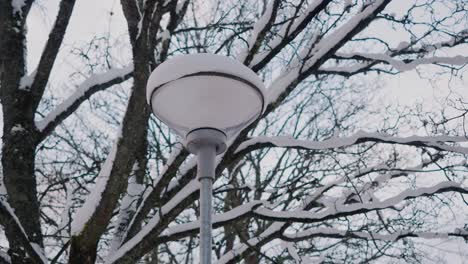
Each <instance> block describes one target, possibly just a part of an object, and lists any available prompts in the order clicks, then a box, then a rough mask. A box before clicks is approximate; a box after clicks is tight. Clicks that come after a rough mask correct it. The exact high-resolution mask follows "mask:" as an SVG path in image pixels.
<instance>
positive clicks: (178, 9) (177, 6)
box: [175, 0, 187, 14]
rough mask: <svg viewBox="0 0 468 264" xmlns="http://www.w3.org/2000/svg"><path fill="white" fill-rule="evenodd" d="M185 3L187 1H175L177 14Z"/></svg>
mask: <svg viewBox="0 0 468 264" xmlns="http://www.w3.org/2000/svg"><path fill="white" fill-rule="evenodd" d="M185 2H187V0H180V1H177V5H176V9H175V11H176V13H177V14H179V13H180V11H182V7H184V5H185Z"/></svg>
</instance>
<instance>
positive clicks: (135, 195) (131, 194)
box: [109, 162, 145, 254]
mask: <svg viewBox="0 0 468 264" xmlns="http://www.w3.org/2000/svg"><path fill="white" fill-rule="evenodd" d="M138 169H139V166H138V162H135V164H134V165H133V168H132V171H133V172H135V171H137V170H138ZM144 190H145V187H144V186H143V185H142V184H139V183H137V181H136V177H135V176H131V177H130V178H129V179H128V187H127V193H126V194H125V196H124V197H123V198H122V201H121V202H120V211H119V217H118V219H117V221H116V223H115V224H114V226H115V228H116V232H115V235H114V238H113V239H112V240H111V242H110V246H109V254H112V253H113V252H115V251H116V250H117V249H118V248H119V247H120V245H121V243H122V238H123V235H124V234H125V231H126V230H125V227H126V226H127V223H128V222H129V221H130V216H131V214H132V213H133V212H135V210H136V205H137V201H138V199H139V197H140V194H141V193H143V191H144Z"/></svg>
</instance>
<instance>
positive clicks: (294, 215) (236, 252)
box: [218, 182, 468, 263]
mask: <svg viewBox="0 0 468 264" xmlns="http://www.w3.org/2000/svg"><path fill="white" fill-rule="evenodd" d="M333 185H334V183H330V184H329V186H323V187H321V188H320V189H321V190H320V191H317V192H315V193H314V194H313V195H311V196H309V197H308V200H309V202H312V201H313V200H315V199H317V198H318V197H319V196H320V195H321V194H322V193H323V191H324V190H326V189H328V188H329V187H330V186H333ZM327 187H328V188H327ZM454 189H455V190H456V191H460V192H464V193H468V189H467V188H464V187H460V184H458V183H455V182H442V183H439V184H437V185H435V186H432V187H428V188H418V189H416V190H406V191H403V192H402V193H400V194H399V195H397V196H394V197H392V198H389V199H386V200H384V201H382V202H373V203H369V204H364V205H363V204H354V205H349V206H339V207H338V208H330V209H328V210H325V211H322V212H319V213H314V212H310V211H300V210H297V211H292V212H278V211H273V210H270V209H266V208H258V209H255V211H254V213H255V214H256V213H258V214H259V215H262V214H263V216H267V217H266V218H267V219H270V220H279V221H276V222H274V223H273V224H272V225H270V226H269V227H268V228H267V229H266V230H265V231H263V232H262V233H261V234H260V235H258V236H256V237H254V238H251V239H249V240H248V241H247V243H240V244H238V245H236V246H235V247H234V248H233V249H232V250H231V251H229V252H227V253H225V254H224V255H223V256H222V257H221V258H220V259H219V261H218V263H229V262H231V261H232V260H234V259H236V258H238V257H239V256H241V255H242V254H243V253H245V252H246V251H247V250H249V249H250V248H251V247H256V246H258V245H263V244H265V243H267V242H268V241H270V240H271V239H273V238H276V237H280V236H281V235H282V234H281V233H282V232H283V231H284V229H285V228H286V227H287V226H288V223H290V222H293V221H298V222H318V221H323V220H326V219H331V218H337V217H341V216H346V215H352V214H358V213H361V212H367V211H372V210H378V209H383V208H387V207H391V206H394V205H395V204H397V203H399V202H401V201H403V200H405V199H411V198H415V197H419V196H429V195H433V194H436V193H441V192H445V191H451V190H454ZM308 205H309V203H306V204H305V205H304V206H303V208H306V207H307V206H308ZM338 209H340V210H339V211H338ZM306 219H307V221H306ZM281 221H283V222H281ZM309 232H314V231H313V230H310V231H309ZM457 232H459V233H460V234H463V235H464V232H465V231H457ZM303 235H307V234H305V233H304V234H303ZM361 235H362V234H361ZM422 236H424V235H423V234H422ZM426 236H427V237H430V233H426ZM286 238H287V237H286Z"/></svg>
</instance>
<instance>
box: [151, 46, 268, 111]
mask: <svg viewBox="0 0 468 264" xmlns="http://www.w3.org/2000/svg"><path fill="white" fill-rule="evenodd" d="M198 72H218V73H226V74H232V75H235V76H238V77H241V78H243V79H245V80H247V81H249V82H251V83H252V84H254V85H255V86H256V87H258V88H259V89H260V90H261V91H262V92H263V90H264V85H263V82H262V80H261V79H260V78H259V77H258V76H257V75H256V74H255V73H254V72H252V71H251V70H250V69H249V68H247V67H246V66H244V65H243V64H241V63H240V62H239V61H237V60H234V59H232V58H229V57H225V56H220V55H215V54H209V53H198V54H189V55H178V56H176V57H173V58H171V59H169V60H167V61H165V62H164V63H162V64H161V65H159V66H158V67H157V68H156V70H154V71H153V73H152V74H151V76H150V77H149V79H148V85H147V88H146V99H147V101H148V103H149V102H150V96H151V94H152V92H153V90H154V89H155V88H156V87H158V86H161V85H163V84H165V83H167V82H170V81H173V80H177V79H179V78H181V77H183V76H185V75H190V74H194V73H198Z"/></svg>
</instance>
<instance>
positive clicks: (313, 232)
mask: <svg viewBox="0 0 468 264" xmlns="http://www.w3.org/2000/svg"><path fill="white" fill-rule="evenodd" d="M455 231H456V230H455ZM463 233H466V232H463ZM347 234H349V235H352V236H356V237H360V238H364V239H375V240H385V241H395V240H397V239H398V238H399V237H400V236H405V235H408V234H410V235H411V236H416V237H420V238H425V239H440V238H448V237H449V235H450V234H449V233H441V232H413V231H409V230H403V231H396V232H394V233H391V234H380V233H375V232H362V231H349V230H340V229H336V228H328V227H319V228H314V229H309V230H305V231H301V232H295V233H285V234H283V236H284V237H286V238H288V239H301V238H308V237H313V236H320V235H341V236H345V235H347ZM453 234H457V232H453Z"/></svg>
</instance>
